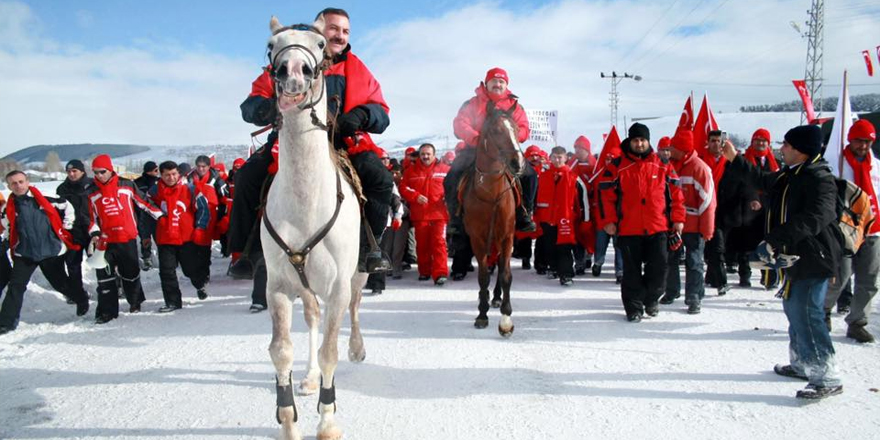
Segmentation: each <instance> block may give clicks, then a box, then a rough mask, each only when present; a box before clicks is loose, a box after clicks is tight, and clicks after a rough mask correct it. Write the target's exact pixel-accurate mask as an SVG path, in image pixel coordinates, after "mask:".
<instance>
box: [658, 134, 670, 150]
mask: <svg viewBox="0 0 880 440" xmlns="http://www.w3.org/2000/svg"><path fill="white" fill-rule="evenodd" d="M670 145H672V139H670V138H669V136H663V137H662V138H660V140H659V141H658V142H657V149H658V150H663V149H666V148H669V146H670Z"/></svg>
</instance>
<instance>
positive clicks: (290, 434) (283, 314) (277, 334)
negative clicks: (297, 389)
mask: <svg viewBox="0 0 880 440" xmlns="http://www.w3.org/2000/svg"><path fill="white" fill-rule="evenodd" d="M270 279H271V278H270ZM270 287H272V289H271V290H269V291H270V292H272V293H271V294H270V295H269V298H268V302H269V312H270V315H271V316H272V342H271V343H270V344H269V355H270V356H271V357H272V363H273V364H275V379H276V381H277V387H278V388H277V390H276V393H277V394H278V399H279V401H281V400H285V399H287V398H288V397H289V400H290V403H291V405H290V406H282V407H277V411H278V420H279V422H280V423H281V437H280V438H281V439H282V440H301V439H302V435H301V434H300V432H299V428H297V426H296V420H295V418H296V417H295V415H296V406H295V404H293V390H292V386H293V384H291V382H290V369H291V366H292V365H293V343H292V342H291V340H290V319H291V315H292V313H293V300H292V299H291V297H290V296H288V295H286V294H284V293H281V292H280V289H278V286H274V285H273V286H270Z"/></svg>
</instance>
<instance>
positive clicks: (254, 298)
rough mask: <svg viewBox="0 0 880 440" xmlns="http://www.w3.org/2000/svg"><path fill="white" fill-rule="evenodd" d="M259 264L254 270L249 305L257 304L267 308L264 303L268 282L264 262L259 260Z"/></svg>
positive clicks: (266, 304)
mask: <svg viewBox="0 0 880 440" xmlns="http://www.w3.org/2000/svg"><path fill="white" fill-rule="evenodd" d="M258 260H259V263H258V264H257V267H256V268H255V269H254V288H253V290H252V291H251V304H252V305H253V304H259V305H261V306H264V307H268V306H269V304H268V303H266V284H268V282H269V275H268V274H267V273H266V260H264V259H262V258H259V259H258Z"/></svg>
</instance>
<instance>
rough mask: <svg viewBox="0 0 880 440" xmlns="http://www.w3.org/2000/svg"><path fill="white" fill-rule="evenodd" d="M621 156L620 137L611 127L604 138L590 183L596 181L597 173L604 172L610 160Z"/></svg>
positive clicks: (613, 127) (615, 128)
mask: <svg viewBox="0 0 880 440" xmlns="http://www.w3.org/2000/svg"><path fill="white" fill-rule="evenodd" d="M622 154H623V151H621V149H620V136H619V135H618V134H617V127H615V126H613V125H612V126H611V132H609V133H608V137H606V138H605V144H604V145H602V152H601V153H599V160H597V161H596V168H595V170H596V171H595V172H594V173H593V177H591V178H590V182H592V181H593V180H594V179H596V176H598V175H599V173H601V172H602V171H605V167H607V166H608V162H609V161H610V160H611V159H614V158H615V157H620V155H622Z"/></svg>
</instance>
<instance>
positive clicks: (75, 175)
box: [55, 159, 92, 302]
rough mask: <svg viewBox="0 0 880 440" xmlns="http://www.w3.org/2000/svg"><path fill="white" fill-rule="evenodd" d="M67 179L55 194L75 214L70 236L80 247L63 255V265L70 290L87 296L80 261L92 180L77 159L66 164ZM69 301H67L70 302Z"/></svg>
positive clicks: (86, 243)
mask: <svg viewBox="0 0 880 440" xmlns="http://www.w3.org/2000/svg"><path fill="white" fill-rule="evenodd" d="M65 168H66V169H67V179H65V180H64V182H61V184H60V185H58V189H56V190H55V193H56V194H58V196H59V197H61V198H63V199H64V200H67V201H68V202H69V203H70V205H71V206H72V207H73V209H74V212H75V213H76V217H75V220H74V221H73V227H72V228H71V229H70V234H71V235H72V236H73V242H74V243H76V244H77V245H78V246H80V248H79V249H68V250H67V253H66V254H65V255H64V263H65V265H66V266H67V274H68V275H69V276H70V288H71V290H74V291H82V292H83V294H85V295H86V296H88V293H86V290H85V289H84V288H83V282H82V261H83V249H85V248H86V247H87V246H88V245H89V241H90V238H89V192H90V191H91V190H92V188H91V186H92V179H91V178H90V177H86V166H85V164H83V163H82V161H81V160H79V159H73V160H71V161H70V162H67V166H66V167H65ZM70 301H71V300H68V302H70Z"/></svg>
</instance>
